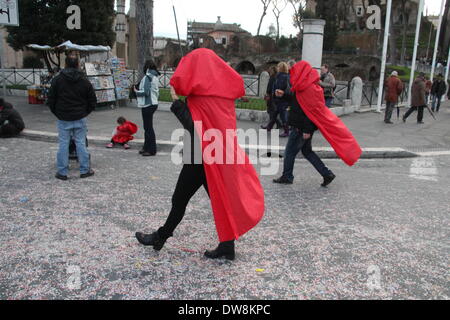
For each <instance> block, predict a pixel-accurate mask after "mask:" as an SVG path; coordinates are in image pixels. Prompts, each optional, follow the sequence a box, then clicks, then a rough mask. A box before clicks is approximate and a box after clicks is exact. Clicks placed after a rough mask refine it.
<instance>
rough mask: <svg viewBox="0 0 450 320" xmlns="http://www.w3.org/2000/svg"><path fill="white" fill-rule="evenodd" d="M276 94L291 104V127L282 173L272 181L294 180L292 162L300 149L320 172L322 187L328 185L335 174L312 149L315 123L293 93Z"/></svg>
mask: <svg viewBox="0 0 450 320" xmlns="http://www.w3.org/2000/svg"><path fill="white" fill-rule="evenodd" d="M278 95H285V96H288V97H289V98H290V100H291V103H290V105H291V106H292V107H291V109H290V110H289V117H288V124H289V125H290V126H291V127H292V130H291V133H290V135H289V140H288V143H287V145H286V149H285V152H284V170H283V175H282V176H281V177H280V178H278V179H275V180H273V182H274V183H280V184H292V183H293V182H294V175H293V172H294V163H295V158H296V157H297V154H298V153H299V152H300V151H301V152H302V154H303V156H304V157H305V159H306V160H308V161H309V162H310V163H311V164H312V165H313V166H314V168H315V169H316V170H317V171H318V172H319V173H320V175H321V176H322V177H323V179H324V181H323V183H322V186H323V187H326V186H327V185H329V184H330V183H331V182H332V181H333V180H334V179H335V178H336V176H335V175H334V174H333V172H332V171H331V170H330V169H328V168H327V167H326V166H325V164H324V163H323V162H322V160H321V159H320V158H319V156H318V155H317V154H316V153H315V152H314V151H313V150H312V144H311V143H312V137H313V135H314V132H315V131H316V130H317V127H316V125H315V124H314V123H313V122H312V121H311V120H310V119H309V118H308V117H307V116H306V114H305V113H304V112H303V110H302V108H301V106H300V105H299V103H298V101H297V98H296V97H295V94H293V93H291V92H286V93H284V92H282V91H278Z"/></svg>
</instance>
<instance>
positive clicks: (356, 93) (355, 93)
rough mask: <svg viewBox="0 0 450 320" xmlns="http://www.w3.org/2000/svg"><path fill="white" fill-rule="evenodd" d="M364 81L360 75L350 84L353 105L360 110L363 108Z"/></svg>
mask: <svg viewBox="0 0 450 320" xmlns="http://www.w3.org/2000/svg"><path fill="white" fill-rule="evenodd" d="M363 88H364V83H363V81H362V79H361V78H360V77H354V78H353V79H352V82H351V85H350V98H351V100H352V106H354V107H355V108H356V110H359V109H360V108H361V103H362V96H363Z"/></svg>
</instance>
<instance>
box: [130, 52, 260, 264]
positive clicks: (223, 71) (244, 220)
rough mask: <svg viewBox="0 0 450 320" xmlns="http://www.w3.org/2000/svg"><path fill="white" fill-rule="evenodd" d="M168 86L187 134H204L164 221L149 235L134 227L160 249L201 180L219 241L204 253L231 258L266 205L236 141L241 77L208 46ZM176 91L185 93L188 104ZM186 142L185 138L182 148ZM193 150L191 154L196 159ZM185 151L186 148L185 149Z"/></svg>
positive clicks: (194, 54)
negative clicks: (237, 104)
mask: <svg viewBox="0 0 450 320" xmlns="http://www.w3.org/2000/svg"><path fill="white" fill-rule="evenodd" d="M170 85H171V86H172V97H173V98H174V100H175V101H174V103H173V105H172V107H171V110H172V112H174V113H175V115H176V116H177V118H178V119H179V120H180V122H181V123H182V124H183V126H184V128H185V129H186V131H188V132H190V134H191V139H198V137H202V138H203V139H199V140H198V141H199V145H200V148H201V152H202V153H201V156H200V161H199V163H197V161H194V163H192V161H188V162H189V163H187V162H186V158H185V157H184V159H185V160H184V161H185V163H184V166H183V169H182V170H181V173H180V176H179V178H178V182H177V186H176V189H175V192H174V194H173V197H172V210H171V212H170V214H169V217H168V218H167V221H166V223H165V224H164V226H163V227H161V228H159V229H158V230H157V231H156V232H154V233H152V234H143V233H141V232H137V233H136V238H137V239H138V241H139V242H140V243H141V244H143V245H147V246H153V248H154V249H155V250H161V249H162V247H163V246H164V243H165V242H166V240H167V239H168V238H169V237H171V236H172V235H173V232H174V230H175V228H176V227H177V225H178V224H179V223H180V222H181V220H182V218H183V216H184V213H185V211H186V206H187V204H188V202H189V200H190V199H191V197H192V196H193V195H194V194H195V193H196V192H197V190H198V189H199V188H200V187H201V186H202V185H203V186H204V188H205V189H206V191H207V192H208V195H209V197H210V199H211V207H212V211H213V215H214V220H215V224H216V230H217V233H218V237H219V241H220V244H219V246H218V247H217V248H216V249H215V250H212V251H206V252H205V256H206V257H208V258H211V259H217V258H222V257H225V258H226V259H229V260H233V259H234V258H235V248H234V241H235V240H237V239H238V238H239V237H240V236H242V235H243V234H245V233H246V232H248V231H249V230H251V229H252V228H253V227H255V226H256V225H257V224H258V222H259V221H260V220H261V219H262V217H263V214H264V210H265V209H264V190H263V188H262V186H261V183H260V181H259V178H258V175H257V173H256V170H255V168H254V167H253V165H252V164H251V163H250V161H249V158H248V156H247V154H246V153H245V152H244V151H243V150H242V149H241V148H240V147H239V144H238V142H237V135H236V111H235V100H236V99H238V98H240V97H242V96H243V95H244V94H245V90H244V82H243V79H242V77H241V76H240V75H239V74H238V73H237V72H236V71H234V70H233V69H232V68H231V67H230V66H229V65H228V64H227V63H226V62H225V61H223V60H222V59H221V58H220V57H219V56H217V55H216V54H215V53H214V52H213V51H212V50H209V49H197V50H194V51H192V52H191V53H190V54H188V55H187V56H185V57H184V58H183V59H182V60H181V62H180V64H179V65H178V67H177V69H176V71H175V73H174V75H173V76H172V79H171V81H170ZM177 94H179V95H183V96H187V103H184V102H182V101H181V100H179V99H178V96H177ZM212 133H215V134H214V135H213V136H212V135H211V134H212ZM186 144H187V141H186V139H185V149H186ZM191 145H195V141H194V143H191ZM194 149H195V148H191V150H190V153H193V156H194V158H195V150H194ZM212 149H213V150H214V151H211V150H212ZM210 151H211V152H210ZM187 153H188V152H187V151H186V150H184V152H183V154H187ZM191 160H192V157H191ZM194 160H195V159H194Z"/></svg>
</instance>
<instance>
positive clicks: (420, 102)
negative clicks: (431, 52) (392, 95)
mask: <svg viewBox="0 0 450 320" xmlns="http://www.w3.org/2000/svg"><path fill="white" fill-rule="evenodd" d="M411 90H412V95H411V106H412V107H423V106H426V105H427V103H426V101H425V80H423V79H422V78H417V79H416V80H414V83H413V86H412V89H411Z"/></svg>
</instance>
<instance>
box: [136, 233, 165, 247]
mask: <svg viewBox="0 0 450 320" xmlns="http://www.w3.org/2000/svg"><path fill="white" fill-rule="evenodd" d="M169 238H170V237H167V238H166V237H161V236H160V234H159V232H158V231H155V232H153V233H152V234H144V233H142V232H136V239H137V240H138V241H139V243H140V244H142V245H144V246H153V249H155V250H156V251H160V250H161V249H162V248H163V247H164V244H165V243H166V241H167V239H169Z"/></svg>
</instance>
